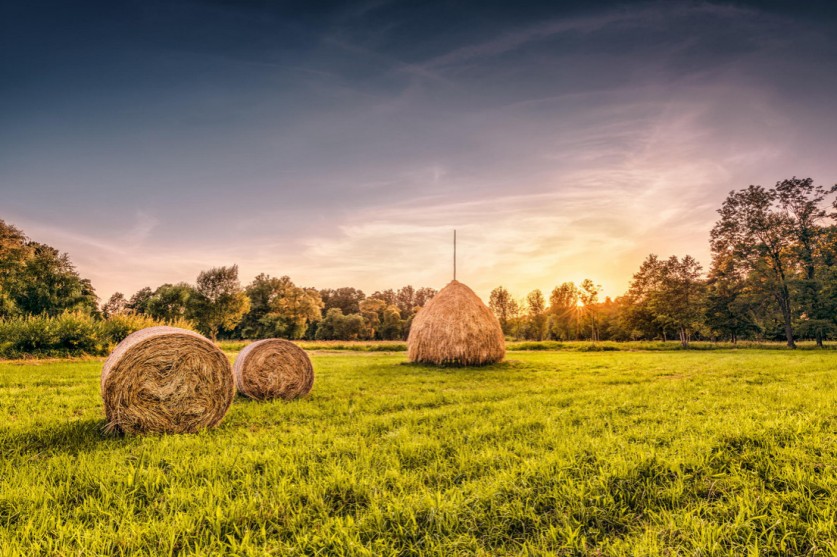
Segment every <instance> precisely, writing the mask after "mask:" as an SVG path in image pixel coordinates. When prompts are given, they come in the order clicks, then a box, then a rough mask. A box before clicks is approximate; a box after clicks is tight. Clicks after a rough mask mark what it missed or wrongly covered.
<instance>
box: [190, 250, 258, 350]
mask: <svg viewBox="0 0 837 557" xmlns="http://www.w3.org/2000/svg"><path fill="white" fill-rule="evenodd" d="M249 307H250V299H249V298H248V297H247V294H246V293H245V292H244V290H243V289H242V288H241V284H240V283H239V281H238V265H233V266H232V267H214V268H212V269H209V270H208V271H202V272H201V273H200V274H199V275H198V280H197V284H196V287H195V292H194V295H191V296H190V297H189V316H190V317H191V318H192V319H193V320H194V321H195V324H196V325H197V327H198V329H199V330H200V331H201V332H202V333H204V334H206V335H208V336H209V338H211V339H212V340H215V339H216V338H217V336H218V332H219V330H221V329H222V328H224V329H232V328H233V327H235V326H236V325H237V324H238V322H239V321H240V320H241V318H242V317H243V316H244V314H245V313H247V310H248V309H249Z"/></svg>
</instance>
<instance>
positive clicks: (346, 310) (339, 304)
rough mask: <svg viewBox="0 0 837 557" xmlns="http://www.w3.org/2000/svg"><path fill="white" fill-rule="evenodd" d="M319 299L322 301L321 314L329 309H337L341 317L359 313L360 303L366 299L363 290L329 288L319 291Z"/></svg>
mask: <svg viewBox="0 0 837 557" xmlns="http://www.w3.org/2000/svg"><path fill="white" fill-rule="evenodd" d="M320 298H321V299H322V301H323V312H326V313H327V312H328V310H330V309H331V308H339V309H340V311H341V312H342V313H343V315H349V314H352V313H358V312H360V306H359V305H358V304H360V302H362V301H363V300H365V299H366V294H364V293H363V290H358V289H357V288H351V287H344V288H338V289H336V290H332V289H330V288H327V289H323V290H320Z"/></svg>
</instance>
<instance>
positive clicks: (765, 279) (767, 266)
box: [711, 177, 835, 348]
mask: <svg viewBox="0 0 837 557" xmlns="http://www.w3.org/2000/svg"><path fill="white" fill-rule="evenodd" d="M834 191H835V188H832V189H831V190H826V189H825V188H822V187H820V186H815V185H814V184H813V181H812V180H811V179H810V178H804V179H799V178H796V177H794V178H791V179H789V180H783V181H781V182H777V183H776V185H775V186H774V187H772V188H765V187H763V186H758V185H751V186H749V187H747V188H745V189H742V190H739V191H732V192H730V194H729V196H728V197H727V199H726V200H725V201H724V203H723V205H722V206H721V208H720V209H719V210H718V213H719V214H720V215H721V218H720V220H719V221H718V222H717V223H716V224H715V226H714V228H713V229H712V233H711V247H712V253H713V258H732V259H733V260H734V261H735V264H736V265H737V266H739V267H740V268H741V269H742V270H743V272H744V273H745V274H746V275H748V277H749V279H750V281H751V282H752V284H754V285H757V286H758V287H759V288H760V289H761V290H762V292H764V293H765V294H767V295H769V296H770V297H771V298H772V299H773V301H774V302H775V304H776V307H777V309H778V311H779V313H780V314H781V316H782V325H783V328H784V336H785V340H786V342H787V345H788V346H789V347H791V348H795V347H796V342H795V341H794V318H795V317H797V315H801V314H802V313H805V314H806V315H807V317H809V318H810V317H812V316H814V317H815V318H816V317H817V316H818V315H819V312H820V311H821V310H822V309H823V304H822V303H821V299H820V294H819V290H821V286H820V285H819V284H818V281H817V276H816V275H817V272H816V270H817V263H816V259H817V253H818V251H819V248H820V245H821V239H822V234H821V232H822V230H823V223H824V221H825V219H826V218H827V217H828V214H827V213H826V212H825V210H824V209H823V208H822V206H823V205H824V203H825V199H826V197H827V196H828V195H829V194H831V193H833V192H834ZM817 340H818V342H820V343H821V341H822V338H821V336H818V337H817Z"/></svg>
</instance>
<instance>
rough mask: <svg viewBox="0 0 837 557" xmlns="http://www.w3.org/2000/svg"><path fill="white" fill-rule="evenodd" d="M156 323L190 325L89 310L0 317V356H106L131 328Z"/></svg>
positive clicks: (144, 326) (131, 331) (180, 321)
mask: <svg viewBox="0 0 837 557" xmlns="http://www.w3.org/2000/svg"><path fill="white" fill-rule="evenodd" d="M156 325H171V326H174V327H181V328H186V329H191V328H192V326H191V324H190V323H189V322H187V321H183V320H179V321H156V320H154V319H152V318H150V317H148V316H144V315H136V314H114V315H111V316H110V317H109V318H107V319H97V318H95V317H93V316H91V315H90V314H89V313H84V312H68V313H63V314H61V315H58V316H55V317H50V316H48V315H29V316H24V317H10V318H5V319H0V358H20V357H24V356H29V357H31V356H79V355H91V356H100V355H105V354H107V353H108V352H109V351H110V350H111V349H112V348H113V346H114V345H115V344H117V343H118V342H119V341H121V340H122V339H124V338H125V337H126V336H128V335H129V334H131V333H133V332H134V331H138V330H140V329H144V328H146V327H154V326H156Z"/></svg>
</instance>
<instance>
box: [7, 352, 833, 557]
mask: <svg viewBox="0 0 837 557" xmlns="http://www.w3.org/2000/svg"><path fill="white" fill-rule="evenodd" d="M313 359H314V365H315V369H316V374H317V379H316V384H315V387H314V391H313V393H312V395H311V396H310V398H308V399H306V400H300V401H295V402H292V403H281V402H277V403H254V402H249V401H247V400H244V399H240V398H239V399H237V400H236V401H235V403H234V404H233V406H232V408H231V410H230V412H229V414H228V415H227V417H226V418H225V419H224V421H223V422H222V424H221V426H220V427H218V428H217V429H215V430H212V431H207V432H204V433H201V434H199V435H173V436H147V437H105V436H103V435H102V433H101V427H102V419H103V412H102V408H101V401H100V398H99V393H98V375H99V371H100V368H101V362H100V361H96V360H86V361H54V362H7V363H0V555H68V556H69V555H120V554H125V555H128V554H130V555H192V554H194V555H218V554H225V553H226V554H234V555H266V554H272V555H439V556H442V555H444V556H450V555H700V556H705V555H777V556H778V555H837V525H835V520H837V435H835V433H834V432H835V430H837V354H835V353H834V352H831V351H825V352H823V351H796V352H791V351H774V350H770V351H766V350H765V351H760V350H729V351H723V350H717V351H712V352H706V351H670V352H643V351H635V352H589V353H584V352H572V351H565V352H538V351H527V352H511V353H509V355H508V361H507V362H506V363H504V364H500V365H496V366H490V367H486V368H478V369H473V368H472V369H463V368H459V369H437V368H428V367H424V366H415V365H406V364H404V363H403V362H404V354H403V353H390V354H388V353H372V352H319V353H314V354H313Z"/></svg>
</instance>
